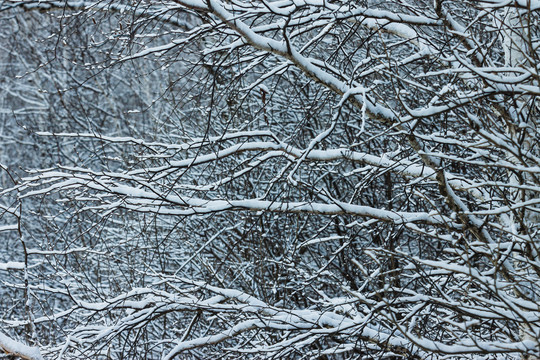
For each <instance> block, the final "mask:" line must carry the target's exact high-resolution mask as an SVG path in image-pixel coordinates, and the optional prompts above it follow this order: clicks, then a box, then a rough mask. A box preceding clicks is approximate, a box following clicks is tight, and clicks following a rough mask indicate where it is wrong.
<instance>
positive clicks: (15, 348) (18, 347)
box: [0, 332, 43, 360]
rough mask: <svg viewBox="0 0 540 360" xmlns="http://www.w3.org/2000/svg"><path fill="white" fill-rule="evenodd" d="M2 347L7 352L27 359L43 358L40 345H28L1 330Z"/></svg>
mask: <svg viewBox="0 0 540 360" xmlns="http://www.w3.org/2000/svg"><path fill="white" fill-rule="evenodd" d="M0 347H1V348H2V350H4V351H5V352H6V353H8V354H10V355H13V356H18V357H21V358H23V359H26V360H43V357H42V356H41V352H40V351H39V348H38V347H34V346H28V345H26V344H23V343H21V342H18V341H16V340H13V339H11V338H10V337H8V336H7V335H5V334H4V333H2V332H0Z"/></svg>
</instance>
